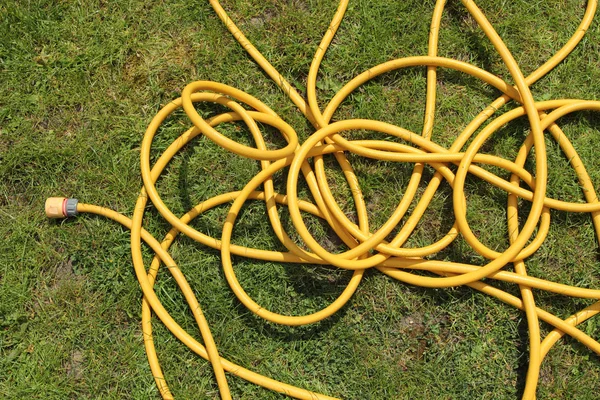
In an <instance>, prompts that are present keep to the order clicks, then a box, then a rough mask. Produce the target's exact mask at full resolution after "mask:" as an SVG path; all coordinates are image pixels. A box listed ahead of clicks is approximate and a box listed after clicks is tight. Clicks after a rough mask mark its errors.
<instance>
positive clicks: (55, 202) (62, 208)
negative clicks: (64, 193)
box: [46, 197, 79, 218]
mask: <svg viewBox="0 0 600 400" xmlns="http://www.w3.org/2000/svg"><path fill="white" fill-rule="evenodd" d="M78 202H79V201H78V200H77V199H68V198H66V197H49V198H48V199H46V216H47V217H48V218H67V217H74V216H75V215H77V203H78Z"/></svg>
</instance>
